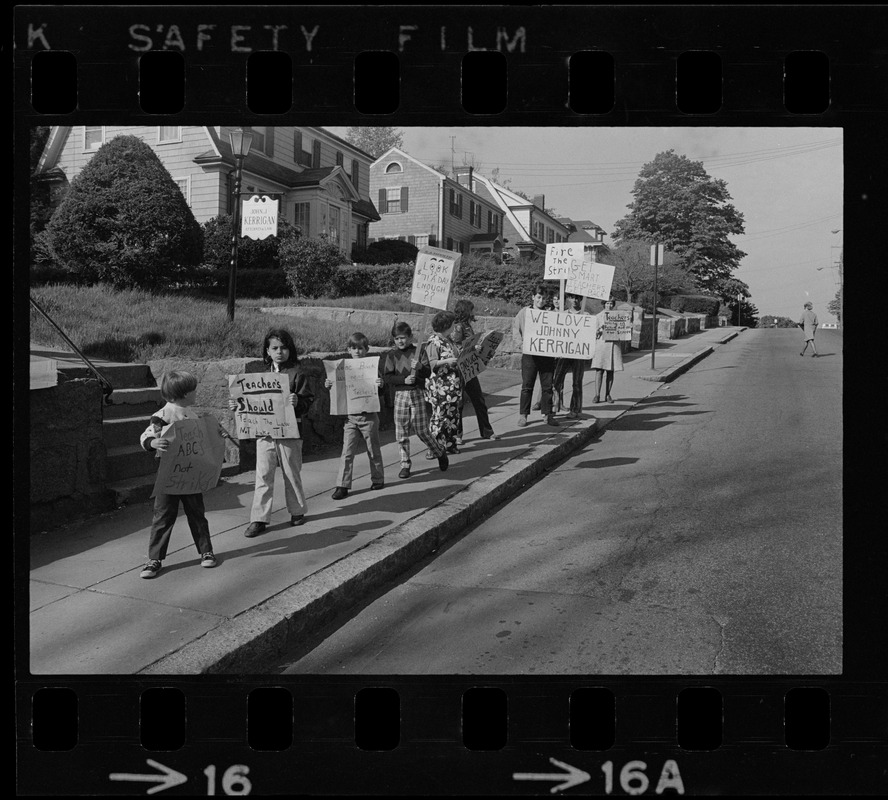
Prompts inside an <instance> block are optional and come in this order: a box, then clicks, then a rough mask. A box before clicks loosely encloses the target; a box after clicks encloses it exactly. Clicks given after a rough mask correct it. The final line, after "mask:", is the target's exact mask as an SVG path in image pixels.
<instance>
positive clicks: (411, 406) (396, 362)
mask: <svg viewBox="0 0 888 800" xmlns="http://www.w3.org/2000/svg"><path fill="white" fill-rule="evenodd" d="M392 339H393V340H394V342H395V347H394V349H393V350H391V351H389V353H388V355H386V357H385V367H384V368H383V373H382V380H383V381H384V382H385V384H386V385H387V386H390V387H392V388H393V389H394V391H395V439H396V440H397V442H398V451H399V454H400V457H401V471H400V472H399V473H398V477H399V478H409V477H410V468H411V466H412V462H411V461H410V429H411V427H412V428H413V430H414V431H415V433H416V435H417V436H418V437H419V438H420V440H421V441H422V442H423V444H425V446H426V447H428V448H429V452H430V453H431V455H432V458H437V459H438V466H439V467H440V468H441V471H442V472H443V471H444V470H446V469H447V467H448V466H449V464H448V459H447V453H445V452H444V447H443V446H442V445H441V443H440V442H439V441H438V440H437V439H436V438H435V437H434V436H432V433H431V431H430V430H429V407H428V404H427V403H426V401H425V398H424V397H423V392H424V391H425V382H426V378H427V377H428V371H429V370H428V365H424V364H422V363H421V359H420V357H419V356H420V353H419V351H418V350H417V349H416V345H415V344H413V331H412V330H411V328H410V326H409V325H408V324H407V323H406V322H396V323H395V325H394V327H393V328H392Z"/></svg>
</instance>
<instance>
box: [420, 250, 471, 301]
mask: <svg viewBox="0 0 888 800" xmlns="http://www.w3.org/2000/svg"><path fill="white" fill-rule="evenodd" d="M459 260H460V254H459V253H454V252H453V251H452V250H442V249H441V248H440V247H423V248H422V249H421V250H420V251H419V252H418V253H417V254H416V269H415V271H414V273H413V289H412V290H411V293H410V301H411V302H413V303H416V304H417V305H421V306H428V307H429V308H440V309H441V310H442V311H446V310H447V303H448V302H449V301H450V293H451V291H452V290H453V284H454V282H455V281H456V276H457V275H458V274H459Z"/></svg>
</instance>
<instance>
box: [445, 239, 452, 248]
mask: <svg viewBox="0 0 888 800" xmlns="http://www.w3.org/2000/svg"><path fill="white" fill-rule="evenodd" d="M446 249H447V250H453V239H451V238H450V237H449V236H448V237H447V248H446Z"/></svg>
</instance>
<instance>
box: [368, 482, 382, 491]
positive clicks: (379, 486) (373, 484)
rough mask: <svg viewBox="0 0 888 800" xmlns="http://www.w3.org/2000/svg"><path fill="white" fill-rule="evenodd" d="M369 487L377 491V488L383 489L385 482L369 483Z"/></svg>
mask: <svg viewBox="0 0 888 800" xmlns="http://www.w3.org/2000/svg"><path fill="white" fill-rule="evenodd" d="M370 488H371V489H373V491H378V490H379V489H384V488H385V484H384V483H371V484H370Z"/></svg>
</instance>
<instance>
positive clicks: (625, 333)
mask: <svg viewBox="0 0 888 800" xmlns="http://www.w3.org/2000/svg"><path fill="white" fill-rule="evenodd" d="M599 327H600V328H601V331H602V333H601V338H602V339H604V340H605V341H606V342H631V341H632V312H631V311H605V312H604V319H603V320H602V321H601V323H600V325H599Z"/></svg>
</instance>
